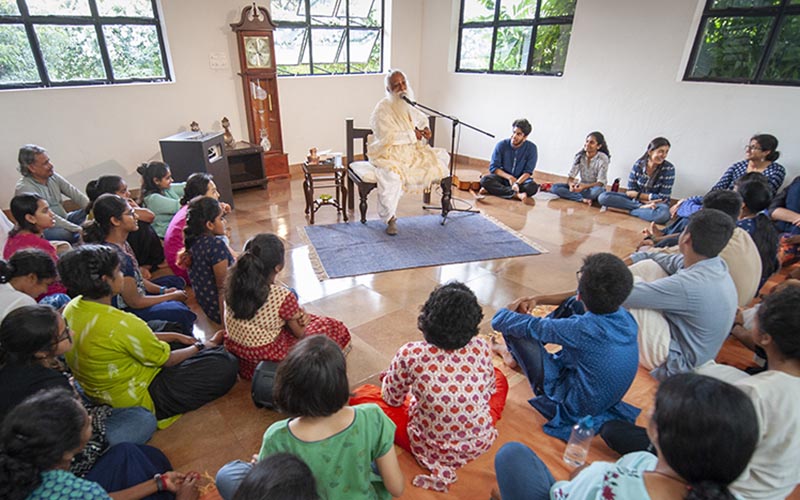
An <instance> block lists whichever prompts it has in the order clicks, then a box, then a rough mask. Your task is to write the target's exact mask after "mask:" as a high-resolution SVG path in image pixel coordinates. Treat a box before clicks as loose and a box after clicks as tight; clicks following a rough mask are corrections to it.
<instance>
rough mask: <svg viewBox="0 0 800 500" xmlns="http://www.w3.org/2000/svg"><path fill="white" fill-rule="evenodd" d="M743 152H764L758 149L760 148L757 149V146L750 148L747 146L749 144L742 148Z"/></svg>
mask: <svg viewBox="0 0 800 500" xmlns="http://www.w3.org/2000/svg"><path fill="white" fill-rule="evenodd" d="M744 150H745V151H764V150H763V149H761V148H760V147H758V146H751V145H749V144H747V145H746V146H745V147H744Z"/></svg>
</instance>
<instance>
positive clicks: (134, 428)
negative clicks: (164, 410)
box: [106, 406, 156, 446]
mask: <svg viewBox="0 0 800 500" xmlns="http://www.w3.org/2000/svg"><path fill="white" fill-rule="evenodd" d="M155 431H156V416H155V415H153V414H152V413H150V412H149V411H148V410H146V409H144V408H142V407H141V406H131V407H129V408H114V409H112V410H111V415H110V416H109V417H108V418H107V419H106V439H108V444H109V446H114V445H115V444H119V443H134V444H145V443H146V442H147V441H149V440H150V437H151V436H152V435H153V433H154V432H155Z"/></svg>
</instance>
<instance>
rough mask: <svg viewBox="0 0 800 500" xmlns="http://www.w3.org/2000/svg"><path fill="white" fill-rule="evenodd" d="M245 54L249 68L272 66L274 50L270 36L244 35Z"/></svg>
mask: <svg viewBox="0 0 800 500" xmlns="http://www.w3.org/2000/svg"><path fill="white" fill-rule="evenodd" d="M244 55H245V60H246V61H247V67H248V68H271V67H272V50H271V48H270V39H269V37H268V36H246V37H244Z"/></svg>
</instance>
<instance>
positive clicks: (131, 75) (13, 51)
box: [0, 0, 170, 89]
mask: <svg viewBox="0 0 800 500" xmlns="http://www.w3.org/2000/svg"><path fill="white" fill-rule="evenodd" d="M166 61H167V54H166V51H165V48H164V37H163V34H162V32H161V25H160V22H159V18H158V9H157V7H156V0H0V89H7V88H26V87H61V86H69V85H102V84H109V83H129V82H152V81H168V80H170V74H169V67H168V66H167V63H166Z"/></svg>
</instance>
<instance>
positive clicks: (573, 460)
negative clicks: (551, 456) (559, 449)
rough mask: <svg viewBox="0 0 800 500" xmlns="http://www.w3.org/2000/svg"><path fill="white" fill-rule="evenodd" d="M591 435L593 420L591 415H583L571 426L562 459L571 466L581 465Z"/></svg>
mask: <svg viewBox="0 0 800 500" xmlns="http://www.w3.org/2000/svg"><path fill="white" fill-rule="evenodd" d="M593 437H594V421H593V420H592V417H591V416H587V417H583V418H582V419H580V420H579V421H578V423H577V424H575V425H574V426H573V427H572V434H570V436H569V442H568V443H567V449H566V450H564V461H565V462H566V463H568V464H569V465H571V466H573V467H580V466H581V465H583V464H584V463H585V462H586V455H588V454H589V448H590V447H591V446H592V438H593Z"/></svg>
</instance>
